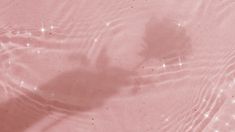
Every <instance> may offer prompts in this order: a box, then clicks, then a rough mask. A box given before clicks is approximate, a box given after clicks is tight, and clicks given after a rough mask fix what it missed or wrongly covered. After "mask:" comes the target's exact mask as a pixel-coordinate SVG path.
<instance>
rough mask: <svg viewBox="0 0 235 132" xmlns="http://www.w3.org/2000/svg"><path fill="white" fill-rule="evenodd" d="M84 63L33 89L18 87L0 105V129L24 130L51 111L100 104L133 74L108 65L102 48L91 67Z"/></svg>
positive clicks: (72, 110)
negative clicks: (17, 94)
mask: <svg viewBox="0 0 235 132" xmlns="http://www.w3.org/2000/svg"><path fill="white" fill-rule="evenodd" d="M84 67H85V68H78V69H75V70H72V71H69V72H64V73H62V74H61V75H59V76H56V77H55V78H54V79H52V80H49V81H48V82H47V83H45V84H42V85H41V86H39V87H38V90H37V91H34V92H33V91H30V90H26V89H25V88H22V89H20V90H18V91H20V92H19V93H21V94H19V96H18V97H16V98H11V99H9V100H8V101H6V102H4V103H2V104H1V105H0V119H1V120H0V132H22V131H25V130H26V129H28V128H30V127H31V126H33V125H34V124H35V123H37V122H39V121H40V120H42V119H43V118H45V117H47V116H49V115H50V114H51V113H52V112H63V113H65V114H68V115H73V114H77V113H80V112H85V111H89V110H92V109H95V108H98V107H101V106H102V105H103V104H104V103H105V102H106V101H107V100H108V99H110V98H111V97H113V96H115V95H116V94H118V93H119V92H120V91H121V89H122V88H123V87H125V86H127V85H129V84H130V83H131V81H130V77H131V76H132V75H134V72H132V71H128V70H124V69H120V68H118V67H114V66H110V65H109V59H108V56H106V52H105V50H103V51H102V52H101V54H100V55H99V56H98V58H97V61H96V63H95V67H96V68H95V69H89V68H86V65H85V66H84ZM15 88H16V89H18V88H19V87H16V86H15ZM13 92H14V91H13ZM49 127H50V126H49Z"/></svg>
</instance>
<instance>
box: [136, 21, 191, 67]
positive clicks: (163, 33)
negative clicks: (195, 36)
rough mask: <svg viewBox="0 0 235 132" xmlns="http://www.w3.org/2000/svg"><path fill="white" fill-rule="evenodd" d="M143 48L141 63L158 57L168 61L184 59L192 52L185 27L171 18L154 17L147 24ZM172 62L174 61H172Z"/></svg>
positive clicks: (160, 59) (165, 61)
mask: <svg viewBox="0 0 235 132" xmlns="http://www.w3.org/2000/svg"><path fill="white" fill-rule="evenodd" d="M143 40H144V44H143V50H142V51H141V52H140V56H142V57H143V58H144V61H143V62H142V63H141V64H143V63H144V62H146V61H148V60H150V59H156V60H159V61H161V62H163V63H167V60H168V59H175V61H174V62H173V63H175V62H176V61H178V58H180V59H181V60H184V59H186V58H187V56H189V55H190V54H192V45H191V40H190V37H189V36H188V34H187V32H186V29H185V27H183V26H179V25H178V24H177V23H176V22H175V21H173V20H172V19H169V18H165V19H161V20H160V19H157V18H155V17H152V18H151V19H150V20H149V21H148V22H147V24H146V26H145V31H144V36H143ZM171 64H172V63H171Z"/></svg>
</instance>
